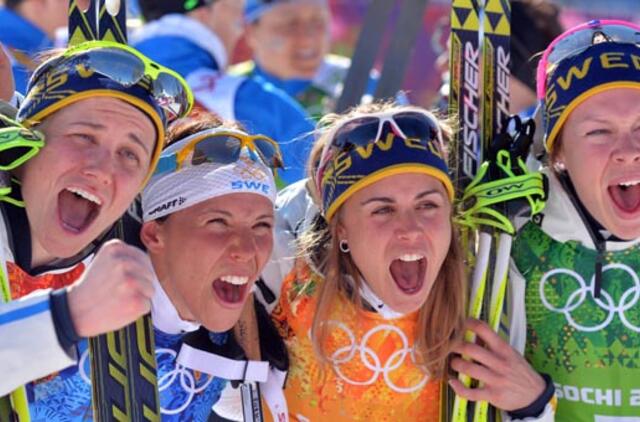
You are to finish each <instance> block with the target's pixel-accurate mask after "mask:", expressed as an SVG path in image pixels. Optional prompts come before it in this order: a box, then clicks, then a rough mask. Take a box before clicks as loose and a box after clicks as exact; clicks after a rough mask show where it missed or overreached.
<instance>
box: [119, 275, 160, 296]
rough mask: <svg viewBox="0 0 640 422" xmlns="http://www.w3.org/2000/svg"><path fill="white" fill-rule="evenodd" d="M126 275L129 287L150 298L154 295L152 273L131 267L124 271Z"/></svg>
mask: <svg viewBox="0 0 640 422" xmlns="http://www.w3.org/2000/svg"><path fill="white" fill-rule="evenodd" d="M124 277H125V280H127V283H126V284H127V289H129V290H130V291H133V292H136V293H138V294H140V295H142V296H144V297H145V298H148V299H151V298H152V297H153V293H154V292H155V288H154V287H153V281H152V275H151V274H149V273H148V272H147V271H140V270H139V269H135V268H134V269H130V270H128V271H126V272H125V273H124Z"/></svg>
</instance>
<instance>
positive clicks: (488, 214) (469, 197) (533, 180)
mask: <svg viewBox="0 0 640 422" xmlns="http://www.w3.org/2000/svg"><path fill="white" fill-rule="evenodd" d="M491 166H494V169H493V170H495V169H496V168H497V169H498V170H500V171H501V173H502V174H504V175H505V176H504V177H502V178H499V179H497V180H491V179H490V178H489V169H490V168H491ZM514 170H515V171H517V172H518V173H521V174H516V173H515V171H514ZM487 179H489V181H487ZM545 199H546V191H545V181H544V176H543V175H542V173H539V172H531V171H529V170H528V169H527V167H526V165H525V164H524V162H523V161H522V159H521V158H518V159H517V167H515V168H513V167H512V165H511V157H510V154H509V152H508V151H506V150H501V151H499V152H498V154H497V159H496V162H495V163H490V162H488V161H485V162H484V163H482V165H481V166H480V169H479V171H478V174H477V175H476V177H475V178H474V179H473V181H472V182H471V183H470V184H469V186H468V187H467V189H465V191H464V194H463V197H462V203H463V205H467V207H466V209H465V210H464V211H463V212H462V214H461V216H460V217H459V218H458V222H459V223H460V224H462V225H465V226H469V227H471V228H476V227H478V226H490V227H494V228H496V229H498V230H501V231H503V232H505V233H509V234H513V233H514V232H515V229H514V227H513V224H512V223H511V221H510V220H509V218H510V217H512V216H511V215H508V213H507V212H502V211H500V210H498V208H499V207H498V205H506V204H507V203H509V202H511V203H512V202H515V201H519V200H526V204H527V205H528V209H529V212H530V213H531V215H534V214H537V213H539V212H540V211H542V209H543V208H544V205H545ZM500 208H504V207H500ZM505 214H507V215H505Z"/></svg>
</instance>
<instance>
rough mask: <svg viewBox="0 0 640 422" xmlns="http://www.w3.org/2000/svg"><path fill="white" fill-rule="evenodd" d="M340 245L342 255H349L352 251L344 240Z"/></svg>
mask: <svg viewBox="0 0 640 422" xmlns="http://www.w3.org/2000/svg"><path fill="white" fill-rule="evenodd" d="M338 245H339V247H340V252H342V253H349V251H351V249H349V244H348V243H347V241H346V240H344V239H343V240H341V241H340V243H339V244H338Z"/></svg>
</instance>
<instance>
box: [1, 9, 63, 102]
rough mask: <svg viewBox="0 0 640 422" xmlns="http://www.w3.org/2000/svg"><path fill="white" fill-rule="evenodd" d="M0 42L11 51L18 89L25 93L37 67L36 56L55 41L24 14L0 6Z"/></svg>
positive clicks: (50, 46)
mask: <svg viewBox="0 0 640 422" xmlns="http://www.w3.org/2000/svg"><path fill="white" fill-rule="evenodd" d="M0 44H2V45H3V46H4V47H5V48H6V50H7V52H8V53H9V58H10V59H11V63H12V66H11V67H12V69H13V79H14V81H15V84H16V91H18V92H19V93H21V94H24V93H25V90H26V89H27V82H28V81H29V75H30V73H31V72H32V71H33V70H34V69H35V67H36V63H35V61H34V56H35V55H36V54H37V53H40V52H42V51H43V50H47V49H50V48H52V47H53V41H52V40H51V39H50V38H49V37H48V36H47V34H45V33H44V32H43V31H42V30H41V29H40V28H38V27H37V26H35V25H34V24H32V23H31V22H29V21H28V20H26V19H24V18H23V17H22V16H20V15H18V14H17V13H15V12H13V11H11V10H9V9H7V8H6V7H0Z"/></svg>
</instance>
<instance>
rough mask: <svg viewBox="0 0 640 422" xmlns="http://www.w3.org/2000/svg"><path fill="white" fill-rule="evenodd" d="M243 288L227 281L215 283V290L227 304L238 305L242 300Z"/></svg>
mask: <svg viewBox="0 0 640 422" xmlns="http://www.w3.org/2000/svg"><path fill="white" fill-rule="evenodd" d="M242 287H243V286H238V285H235V284H231V283H227V282H226V281H222V280H216V281H214V282H213V290H214V291H215V292H216V294H217V295H218V296H219V297H220V298H221V299H222V300H224V301H225V302H227V303H238V302H240V299H241V298H242Z"/></svg>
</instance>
